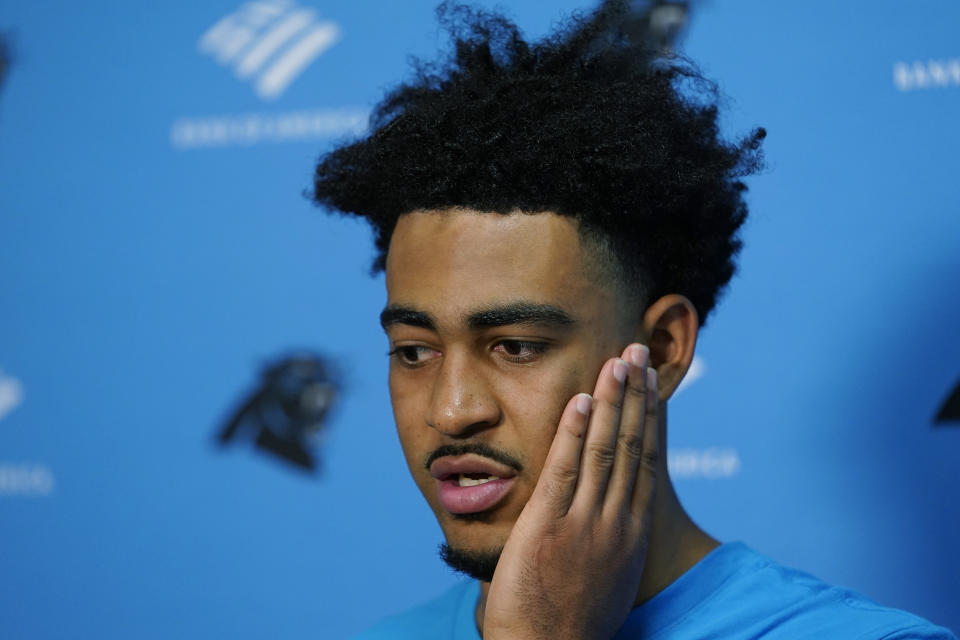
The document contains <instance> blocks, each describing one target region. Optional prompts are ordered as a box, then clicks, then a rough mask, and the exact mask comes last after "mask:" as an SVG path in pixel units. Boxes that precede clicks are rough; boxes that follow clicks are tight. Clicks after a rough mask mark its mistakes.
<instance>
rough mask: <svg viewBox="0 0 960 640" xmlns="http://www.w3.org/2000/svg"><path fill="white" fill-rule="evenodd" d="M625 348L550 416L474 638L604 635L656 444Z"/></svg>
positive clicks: (639, 369) (648, 495)
mask: <svg viewBox="0 0 960 640" xmlns="http://www.w3.org/2000/svg"><path fill="white" fill-rule="evenodd" d="M648 361H649V352H648V351H647V348H646V347H644V346H642V345H630V346H629V347H627V349H626V350H625V351H624V353H623V356H622V357H621V358H615V359H612V360H609V361H607V362H606V363H605V364H604V366H603V368H602V369H601V371H600V376H599V378H598V380H597V385H596V388H595V390H594V393H593V396H592V397H591V396H589V395H587V394H578V395H576V396H574V397H573V398H572V399H571V400H570V401H569V402H568V403H567V406H566V408H565V409H564V411H563V414H562V416H561V418H560V424H559V426H558V429H557V433H556V436H555V437H554V440H553V443H552V445H551V447H550V451H549V453H548V454H547V459H546V462H545V464H544V467H543V471H542V472H541V475H540V479H539V481H538V483H537V487H536V489H535V490H534V492H533V495H532V496H531V498H530V500H529V501H528V502H527V504H526V506H525V507H524V510H523V512H522V513H521V514H520V517H519V518H518V519H517V523H516V525H515V526H514V528H513V531H512V532H511V534H510V537H509V539H508V540H507V543H506V545H505V547H504V549H503V553H502V554H501V556H500V561H499V563H498V565H497V570H496V573H495V574H494V577H493V582H492V583H491V586H490V591H489V593H488V596H487V601H486V609H485V612H484V620H483V634H484V638H486V639H487V640H490V639H493V638H510V639H511V640H525V639H528V638H552V639H563V638H576V639H577V640H583V639H587V638H590V639H593V638H597V639H599V638H611V637H612V636H613V634H614V633H616V631H617V629H619V627H620V626H621V625H622V623H623V621H624V620H625V619H626V617H627V614H628V613H629V612H630V608H631V607H632V605H633V602H634V599H635V598H636V594H637V589H638V587H639V584H640V576H641V574H642V572H643V566H644V562H645V559H646V549H647V540H648V537H649V532H650V509H651V505H652V503H653V491H654V479H655V478H654V473H655V468H656V460H657V457H658V452H659V445H658V443H657V407H658V401H657V379H656V372H655V371H654V370H653V369H650V368H648Z"/></svg>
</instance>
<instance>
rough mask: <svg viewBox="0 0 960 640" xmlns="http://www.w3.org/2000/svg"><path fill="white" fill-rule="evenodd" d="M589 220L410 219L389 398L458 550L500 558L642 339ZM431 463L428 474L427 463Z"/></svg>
mask: <svg viewBox="0 0 960 640" xmlns="http://www.w3.org/2000/svg"><path fill="white" fill-rule="evenodd" d="M589 247H590V243H587V244H586V245H582V243H581V239H580V235H579V234H578V232H577V226H576V222H575V221H573V220H572V219H570V218H566V217H562V216H558V215H554V214H549V213H540V214H532V215H530V214H512V215H499V214H494V213H476V212H470V211H466V210H462V209H456V210H451V211H446V212H415V213H409V214H406V215H404V216H402V217H401V218H400V220H399V222H398V224H397V227H396V230H395V231H394V234H393V238H392V240H391V243H390V249H389V252H388V255H387V268H386V282H387V308H386V310H385V312H384V314H383V317H382V320H383V322H384V327H385V329H386V331H387V335H388V337H389V340H390V349H391V352H392V355H391V359H390V396H391V400H392V403H393V413H394V418H395V420H396V423H397V430H398V432H399V436H400V442H401V445H402V447H403V451H404V455H405V456H406V460H407V465H408V466H409V468H410V472H411V474H412V475H413V479H414V480H415V481H416V483H417V486H418V487H419V488H420V491H421V492H423V495H424V497H426V499H427V502H428V503H429V504H430V507H431V508H432V509H433V512H434V513H435V514H436V517H437V520H438V521H439V523H440V526H441V528H442V529H443V532H444V535H445V536H446V539H447V544H448V545H449V546H450V547H451V548H454V549H457V550H462V551H466V552H472V553H477V552H491V551H499V549H501V548H502V546H503V544H504V543H505V542H506V539H507V536H508V535H509V534H510V531H511V529H512V527H513V524H514V522H515V521H516V519H517V516H519V514H520V511H521V510H522V509H523V506H524V505H525V504H526V502H527V499H528V498H529V497H530V495H531V493H532V492H533V489H534V486H535V485H536V483H537V479H538V478H539V476H540V470H541V468H542V466H543V462H544V459H545V458H546V455H547V451H548V449H549V448H550V444H551V442H552V441H553V437H554V433H555V432H556V428H557V423H558V421H559V418H560V413H561V411H562V410H563V408H564V406H565V405H566V403H567V401H568V400H570V398H572V397H573V396H574V395H575V394H577V393H579V392H583V391H585V392H588V393H592V391H593V387H594V384H595V383H596V379H597V375H598V373H599V371H600V368H601V366H602V365H603V363H604V361H605V360H606V359H607V358H610V357H613V356H616V355H618V354H619V353H620V352H621V351H622V350H623V348H624V347H625V346H626V345H627V344H628V343H629V342H631V341H632V340H633V339H634V338H635V333H636V329H637V324H636V321H635V318H636V315H637V314H635V313H634V310H631V309H624V308H621V307H620V306H618V304H619V305H623V304H624V303H623V301H622V298H620V297H618V296H617V295H616V289H615V287H614V285H613V283H612V282H609V281H607V279H606V278H605V277H604V276H602V275H601V274H602V270H601V269H598V268H596V266H595V265H594V262H593V260H592V259H591V257H590V256H589V255H587V254H586V252H587V251H589ZM428 465H429V466H428Z"/></svg>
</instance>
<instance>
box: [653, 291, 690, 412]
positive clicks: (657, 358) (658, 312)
mask: <svg viewBox="0 0 960 640" xmlns="http://www.w3.org/2000/svg"><path fill="white" fill-rule="evenodd" d="M699 327H700V320H699V317H698V315H697V310H696V309H695V308H694V306H693V304H691V302H690V300H688V299H687V298H686V297H684V296H681V295H678V294H670V295H666V296H664V297H662V298H660V299H659V300H657V301H656V302H654V303H653V304H652V305H650V307H649V308H648V309H647V311H646V313H644V315H643V333H644V334H645V336H646V337H647V339H648V345H649V347H650V364H651V365H652V366H653V367H654V368H655V369H656V370H657V378H658V381H659V389H660V400H666V399H668V398H669V397H670V396H671V395H673V392H674V391H676V389H677V387H678V386H680V381H681V380H683V376H685V375H686V373H687V369H689V368H690V363H691V362H692V361H693V352H694V350H695V348H696V346H697V335H698V333H699Z"/></svg>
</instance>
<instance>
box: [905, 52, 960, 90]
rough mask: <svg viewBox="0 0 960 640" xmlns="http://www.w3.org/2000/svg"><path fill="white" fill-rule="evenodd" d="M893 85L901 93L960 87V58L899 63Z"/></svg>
mask: <svg viewBox="0 0 960 640" xmlns="http://www.w3.org/2000/svg"><path fill="white" fill-rule="evenodd" d="M893 84H894V86H895V87H896V88H897V89H898V90H899V91H917V90H919V89H939V88H942V87H960V58H951V59H948V60H918V61H916V62H897V63H895V64H894V65H893Z"/></svg>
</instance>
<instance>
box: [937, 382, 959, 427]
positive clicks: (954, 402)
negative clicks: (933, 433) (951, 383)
mask: <svg viewBox="0 0 960 640" xmlns="http://www.w3.org/2000/svg"><path fill="white" fill-rule="evenodd" d="M933 426H935V427H960V383H958V384H957V386H956V387H954V388H953V392H952V393H950V394H949V395H948V396H947V399H946V400H944V402H943V406H941V407H940V411H938V412H937V416H936V417H935V418H934V419H933Z"/></svg>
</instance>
